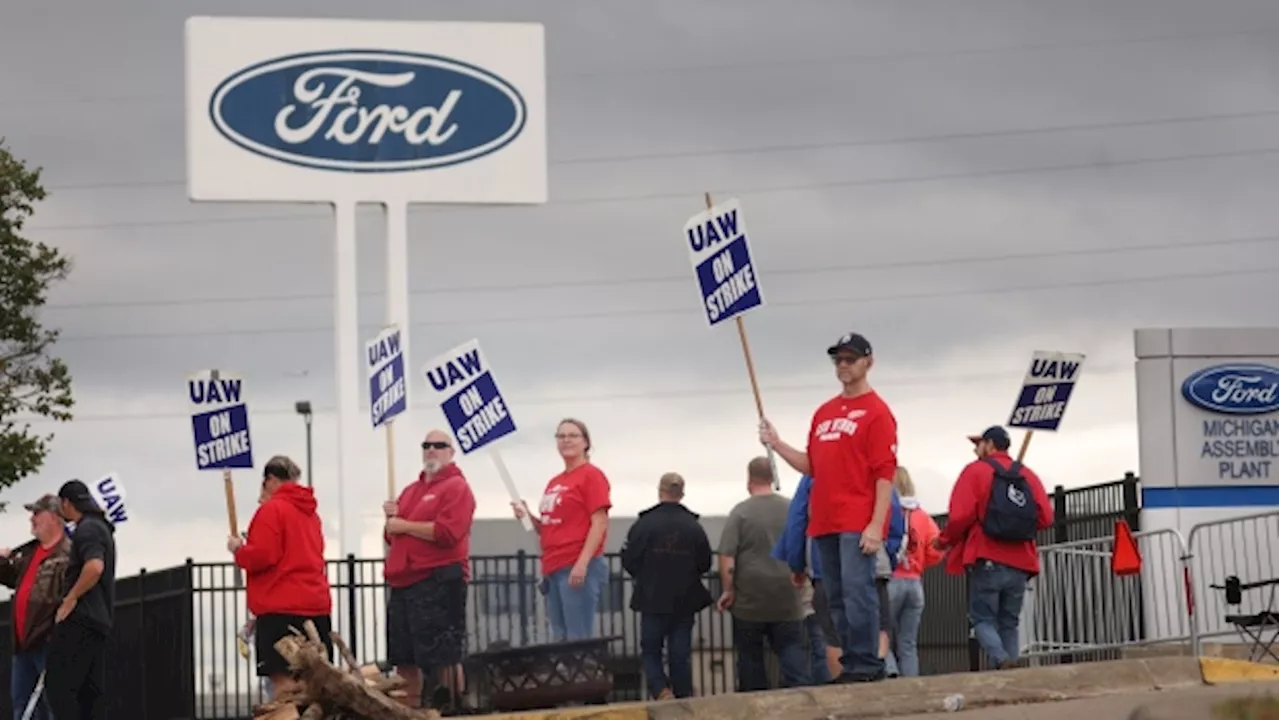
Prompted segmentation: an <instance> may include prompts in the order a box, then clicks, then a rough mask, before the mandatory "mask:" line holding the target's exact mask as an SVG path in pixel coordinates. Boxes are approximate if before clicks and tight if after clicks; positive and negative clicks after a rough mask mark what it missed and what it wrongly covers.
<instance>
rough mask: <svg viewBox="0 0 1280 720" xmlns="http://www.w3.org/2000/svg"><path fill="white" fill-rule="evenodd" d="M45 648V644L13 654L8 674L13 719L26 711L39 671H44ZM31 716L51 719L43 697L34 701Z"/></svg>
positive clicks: (33, 719)
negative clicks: (34, 704)
mask: <svg viewBox="0 0 1280 720" xmlns="http://www.w3.org/2000/svg"><path fill="white" fill-rule="evenodd" d="M46 649H47V646H42V647H40V648H38V649H36V650H28V651H27V652H22V653H14V655H13V670H12V672H10V674H9V697H11V698H12V699H13V720H22V715H23V713H25V712H26V711H27V703H28V702H29V701H30V700H31V693H33V692H34V691H35V689H36V683H37V682H39V680H40V673H42V672H44V658H45V653H46ZM31 718H32V720H53V714H52V713H50V712H49V706H48V705H46V704H45V702H44V697H41V698H40V699H39V700H37V701H36V710H35V712H34V713H33V714H32V715H31Z"/></svg>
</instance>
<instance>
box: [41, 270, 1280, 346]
mask: <svg viewBox="0 0 1280 720" xmlns="http://www.w3.org/2000/svg"><path fill="white" fill-rule="evenodd" d="M1277 270H1280V268H1276V267H1271V268H1266V269H1254V270H1227V271H1222V272H1197V273H1186V274H1177V275H1153V276H1148V277H1138V278H1114V279H1108V280H1092V281H1081V282H1069V283H1037V284H1035V285H1029V286H1022V287H999V288H982V289H980V290H960V291H942V292H922V293H904V294H899V295H879V296H876V295H868V296H862V297H842V298H821V299H815V300H790V301H787V300H783V301H772V302H770V303H769V307H771V308H778V307H810V306H814V305H827V306H829V305H832V304H833V303H868V302H894V301H901V300H929V299H937V298H949V297H969V296H982V295H1005V294H1017V293H1024V292H1030V293H1043V292H1044V291H1046V290H1065V289H1076V288H1096V287H1106V286H1111V285H1130V284H1134V285H1136V284H1143V283H1153V282H1165V281H1168V280H1209V279H1215V278H1225V277H1242V276H1246V275H1266V274H1271V273H1275V272H1276V271H1277ZM693 314H694V312H693V309H692V308H691V307H690V308H687V309H679V310H676V309H670V310H667V309H662V310H657V309H655V310H612V311H599V312H584V313H564V314H555V313H542V314H537V315H523V316H512V317H505V318H478V319H477V318H459V319H450V320H431V321H421V322H415V323H411V326H412V327H432V326H443V325H494V324H501V323H511V322H520V323H527V322H537V321H548V320H596V319H604V318H618V317H646V316H647V317H661V316H685V317H692V316H693ZM362 326H363V327H374V326H375V325H374V324H372V323H371V324H367V325H362ZM332 330H333V328H332V327H331V326H323V327H287V328H258V329H250V330H209V331H185V332H161V333H120V334H117V333H107V334H101V335H79V336H66V337H61V338H59V341H61V342H93V341H102V340H168V339H171V338H181V337H233V336H261V335H312V334H322V333H329V332H332Z"/></svg>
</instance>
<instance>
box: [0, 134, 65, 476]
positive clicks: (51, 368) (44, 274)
mask: <svg viewBox="0 0 1280 720" xmlns="http://www.w3.org/2000/svg"><path fill="white" fill-rule="evenodd" d="M44 197H45V191H44V188H43V187H41V185H40V168H35V169H28V168H27V164H26V162H24V161H22V160H19V159H17V158H15V157H14V156H13V155H12V153H10V152H9V150H8V149H7V148H6V147H5V141H4V138H2V137H0V487H9V486H10V485H13V484H14V483H16V482H18V481H19V480H21V479H22V478H24V477H26V476H28V475H30V474H32V473H34V472H35V471H37V470H39V469H40V466H41V465H43V464H44V459H45V455H46V454H48V452H49V443H50V441H52V440H53V434H52V433H50V434H46V435H41V434H39V433H33V432H32V430H31V425H30V424H29V423H27V422H23V419H24V418H49V419H53V420H60V421H66V420H70V419H71V406H72V402H73V401H72V399H71V373H70V372H69V371H68V370H67V365H66V363H64V362H62V360H60V359H58V358H56V357H53V356H52V354H51V352H52V350H53V345H54V343H55V342H56V341H57V339H58V331H57V330H49V329H47V328H45V327H44V326H43V325H42V324H41V322H40V319H39V317H38V316H37V313H38V311H39V309H40V307H41V306H43V305H44V304H45V296H46V295H47V294H48V291H49V286H50V285H52V284H53V283H55V282H58V281H61V280H63V279H65V278H66V277H67V274H68V273H69V272H70V271H71V262H70V261H69V260H68V259H67V258H65V257H63V256H62V255H61V254H59V253H58V251H57V250H55V249H54V248H51V247H49V246H48V245H45V244H44V243H37V242H32V241H30V240H28V239H26V238H24V237H22V235H21V232H22V226H23V224H25V222H26V220H27V219H28V218H30V217H31V215H32V213H33V212H34V211H35V204H36V203H37V202H39V201H41V200H43V199H44ZM19 423H21V424H19Z"/></svg>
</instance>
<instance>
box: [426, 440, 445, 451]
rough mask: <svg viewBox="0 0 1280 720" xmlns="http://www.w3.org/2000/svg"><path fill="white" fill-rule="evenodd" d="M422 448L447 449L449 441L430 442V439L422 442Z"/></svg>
mask: <svg viewBox="0 0 1280 720" xmlns="http://www.w3.org/2000/svg"><path fill="white" fill-rule="evenodd" d="M422 449H423V450H448V449H449V443H447V442H432V441H428V442H423V443H422Z"/></svg>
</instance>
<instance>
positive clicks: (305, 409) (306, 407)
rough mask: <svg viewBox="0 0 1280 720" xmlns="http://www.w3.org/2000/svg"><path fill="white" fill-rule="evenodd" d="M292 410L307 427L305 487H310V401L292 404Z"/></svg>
mask: <svg viewBox="0 0 1280 720" xmlns="http://www.w3.org/2000/svg"><path fill="white" fill-rule="evenodd" d="M293 409H294V410H295V411H297V413H298V414H299V415H301V416H302V422H303V424H305V425H306V426H307V487H311V486H312V485H311V401H310V400H299V401H298V402H296V403H294V404H293Z"/></svg>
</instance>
